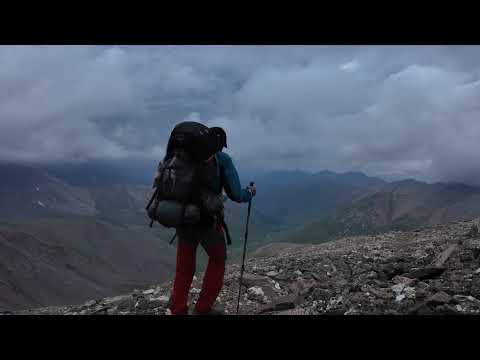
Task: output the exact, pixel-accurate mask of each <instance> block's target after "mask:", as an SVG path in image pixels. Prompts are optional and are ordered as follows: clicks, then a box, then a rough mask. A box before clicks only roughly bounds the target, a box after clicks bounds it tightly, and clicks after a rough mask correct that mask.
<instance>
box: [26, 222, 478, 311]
mask: <svg viewBox="0 0 480 360" xmlns="http://www.w3.org/2000/svg"><path fill="white" fill-rule="evenodd" d="M472 223H473V222H455V223H449V224H445V225H436V226H432V227H429V228H425V229H416V230H415V231H412V232H401V231H393V232H389V233H384V234H378V235H374V236H360V237H348V238H343V239H340V240H337V241H335V242H330V243H324V244H320V245H309V246H302V247H292V248H286V249H281V250H279V251H278V252H277V253H276V254H275V256H267V257H255V258H251V259H249V260H248V261H247V262H246V267H245V277H244V281H243V286H242V294H243V296H242V297H241V303H240V304H241V306H240V313H241V314H248V315H327V314H333V315H358V314H370V315H380V314H388V315H402V314H469V315H473V314H479V313H480V274H479V272H480V271H479V270H478V269H480V258H478V257H475V256H474V255H473V253H472V248H474V245H475V244H472V240H474V239H472V238H470V237H468V238H467V237H465V233H466V232H467V231H469V229H471V227H472ZM439 265H440V266H439ZM239 273H240V266H239V265H232V266H229V267H228V268H227V270H226V273H225V286H224V287H223V289H222V291H221V293H220V295H219V297H218V298H217V304H218V306H219V307H221V308H223V309H224V311H225V313H226V314H227V315H229V314H235V309H236V300H237V296H238V288H239V282H238V278H239ZM197 275H199V274H197ZM201 281H202V278H201V277H200V276H199V278H198V279H195V280H194V282H193V285H192V288H194V289H201ZM171 286H172V284H171V282H167V283H165V284H162V285H161V286H157V287H152V288H146V289H140V290H137V291H134V292H133V293H131V294H127V295H125V296H119V297H115V298H107V299H95V300H92V301H88V302H86V303H84V304H81V305H78V306H68V307H51V308H43V309H32V310H29V311H22V312H19V313H21V314H72V315H77V314H106V315H107V314H117V315H123V314H150V315H163V314H166V313H168V311H167V308H168V299H169V295H170V289H171ZM198 296H199V294H198V291H191V292H190V298H189V301H190V303H191V304H194V303H195V302H196V300H197V299H198Z"/></svg>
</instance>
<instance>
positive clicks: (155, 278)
mask: <svg viewBox="0 0 480 360" xmlns="http://www.w3.org/2000/svg"><path fill="white" fill-rule="evenodd" d="M109 166H110V165H105V164H93V165H91V167H90V170H88V166H87V165H82V166H78V165H75V166H73V165H72V167H71V170H72V171H71V172H70V171H69V170H68V166H56V167H54V166H49V167H48V166H46V167H39V166H35V167H31V166H20V165H14V164H2V165H0V179H1V181H0V307H6V308H8V307H13V308H24V307H28V306H43V305H49V304H68V303H74V302H78V301H82V300H83V299H88V298H92V297H95V296H100V295H102V296H103V295H112V294H116V293H122V292H124V291H129V290H132V289H133V288H134V287H137V286H139V285H141V284H146V283H152V282H154V283H158V282H159V281H162V280H163V279H167V278H169V277H170V276H171V274H172V271H173V266H174V262H175V248H174V247H172V246H169V245H168V240H170V238H171V236H172V235H173V231H172V230H169V229H165V228H163V227H161V226H160V225H158V224H155V225H154V227H153V228H149V227H148V223H149V219H148V218H147V216H146V214H145V209H144V208H145V205H146V203H147V201H148V198H149V196H150V195H151V192H152V189H151V185H150V181H151V172H152V171H151V170H152V169H154V168H155V164H150V165H148V166H147V165H145V164H139V165H138V168H139V170H138V171H139V173H138V174H133V173H129V174H124V173H125V171H123V172H122V171H121V169H120V168H121V167H120V165H118V166H117V168H116V170H115V171H116V172H115V171H114V170H112V168H111V167H110V168H109ZM100 169H102V170H100ZM109 169H110V170H111V171H110V170H109ZM141 169H143V170H141ZM147 169H148V171H147ZM102 171H103V172H102ZM240 175H242V174H240ZM147 179H148V180H147ZM242 180H245V179H242ZM254 180H255V181H256V184H257V188H258V193H257V196H256V197H255V199H254V201H253V210H252V216H251V227H250V233H249V250H250V251H251V252H254V251H255V249H257V248H259V247H261V246H264V245H266V244H271V243H275V242H286V243H292V244H300V243H318V242H324V241H329V240H332V239H335V238H337V237H340V236H344V235H358V234H368V233H374V232H380V231H383V230H389V229H404V228H405V229H409V228H415V227H417V226H422V225H429V224H436V223H441V222H445V221H453V220H459V219H462V220H469V219H471V218H474V217H478V216H480V201H479V200H480V188H476V187H471V186H466V185H462V184H440V183H437V184H427V183H424V182H420V181H415V180H404V181H396V182H391V183H389V182H386V181H384V180H381V179H378V178H374V177H369V176H367V175H365V174H362V173H359V172H347V173H342V174H339V173H334V172H330V171H322V172H318V173H315V174H311V173H306V172H302V171H275V172H271V173H266V174H263V175H262V176H259V177H257V178H254ZM244 185H246V184H244ZM226 215H227V223H228V224H229V227H230V232H231V234H232V240H233V246H232V247H230V248H229V256H228V261H229V262H235V261H237V260H238V259H239V257H240V255H241V250H242V244H243V236H244V231H245V221H246V215H247V206H246V204H236V203H233V202H231V201H230V202H227V203H226ZM199 253H200V260H199V269H201V267H202V265H203V264H204V262H205V258H206V256H205V254H203V253H202V252H201V251H200V252H199Z"/></svg>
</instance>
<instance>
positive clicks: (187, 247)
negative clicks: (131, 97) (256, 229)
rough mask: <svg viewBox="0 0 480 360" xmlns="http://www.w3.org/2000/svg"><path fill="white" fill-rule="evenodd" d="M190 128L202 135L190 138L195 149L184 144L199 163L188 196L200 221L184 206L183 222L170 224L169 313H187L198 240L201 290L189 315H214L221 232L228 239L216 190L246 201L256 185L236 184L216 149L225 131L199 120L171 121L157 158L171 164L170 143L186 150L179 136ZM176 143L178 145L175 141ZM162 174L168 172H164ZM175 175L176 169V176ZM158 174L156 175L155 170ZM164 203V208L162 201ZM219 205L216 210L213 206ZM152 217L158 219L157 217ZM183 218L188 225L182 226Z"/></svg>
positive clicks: (221, 255)
mask: <svg viewBox="0 0 480 360" xmlns="http://www.w3.org/2000/svg"><path fill="white" fill-rule="evenodd" d="M191 127H192V128H196V129H195V131H196V134H202V137H200V136H197V138H196V139H202V140H195V141H194V143H195V144H194V145H192V146H193V147H194V146H196V148H191V147H190V149H189V150H190V152H191V153H195V155H196V157H197V159H196V160H197V162H199V163H200V164H201V166H198V167H197V170H196V171H197V172H196V175H195V176H193V175H192V177H195V178H196V179H197V180H196V181H198V188H197V190H196V191H197V192H200V195H199V196H193V198H197V199H198V198H200V204H201V206H200V211H199V212H200V216H199V218H200V221H198V222H197V221H196V220H195V221H194V220H191V219H193V218H194V217H198V215H194V213H195V211H194V208H193V207H190V208H189V207H188V206H187V205H185V204H184V205H183V213H182V215H181V217H182V222H183V224H181V225H177V226H175V229H176V235H177V237H178V245H177V264H176V273H175V280H174V284H173V291H172V295H171V298H170V311H171V312H172V314H173V315H186V314H188V305H187V301H188V294H189V290H190V286H191V284H192V281H193V276H194V274H195V267H196V251H197V247H198V244H200V245H201V246H202V247H203V248H204V249H205V251H206V253H207V255H208V265H207V269H206V271H205V276H204V280H203V285H202V290H201V292H200V295H199V298H198V301H197V303H196V305H195V309H194V311H193V313H194V314H199V315H202V314H210V315H215V314H219V313H220V312H219V311H217V310H215V309H213V304H214V303H215V300H216V299H217V296H218V294H219V293H220V290H221V288H222V286H223V277H224V272H225V261H226V252H227V250H226V244H225V235H226V236H227V241H228V242H229V240H230V239H229V234H228V229H227V228H226V224H225V221H224V219H223V201H222V198H223V196H222V190H225V193H226V194H227V196H228V198H230V199H231V200H232V201H235V202H238V203H246V202H249V201H250V200H251V198H252V197H253V196H255V195H256V188H255V186H254V185H253V186H248V187H247V188H246V189H242V188H241V184H240V180H239V177H238V174H237V170H236V168H235V166H234V164H233V162H232V159H231V158H230V156H229V155H227V154H226V153H224V152H223V151H222V150H223V148H226V147H227V136H226V133H225V131H224V130H223V129H222V128H219V127H213V128H207V127H205V126H204V125H202V124H199V123H194V122H184V123H181V124H179V125H177V126H176V127H175V128H174V130H173V131H172V135H171V138H170V141H169V145H168V147H167V155H166V156H165V159H164V161H163V163H164V164H166V163H168V164H171V163H172V161H170V162H169V159H171V158H172V156H174V153H175V148H176V147H180V148H182V147H183V148H187V149H188V148H189V146H187V145H185V143H187V142H189V141H190V140H188V139H187V140H188V141H187V140H186V138H190V137H189V136H184V134H185V132H187V129H188V131H190V128H191ZM178 134H180V135H178ZM205 134H207V136H205ZM175 139H176V140H175ZM179 139H180V140H179ZM205 139H207V140H205ZM178 142H179V143H180V146H178V144H176V143H178ZM199 145H201V146H199ZM192 150H193V151H192ZM187 152H188V151H187ZM179 161H181V160H176V164H177V166H179V165H178V163H179ZM169 166H173V165H169ZM172 171H173V173H174V176H173V182H174V183H175V182H177V183H178V182H179V181H181V178H180V175H179V173H180V170H179V169H178V168H177V169H176V170H172ZM163 172H164V173H167V174H170V172H165V171H163ZM175 173H177V175H176V178H175ZM185 174H187V173H185ZM158 176H160V172H159V175H157V177H158ZM165 176H168V175H164V177H165ZM185 176H186V175H185ZM187 177H188V176H187ZM162 181H163V182H164V181H165V179H162ZM178 186H179V185H177V187H178ZM199 189H201V191H200V190H199ZM164 207H165V208H166V205H164ZM219 207H220V210H216V209H217V208H219ZM209 211H210V212H214V213H215V214H214V215H213V216H212V214H211V213H210V214H209ZM160 213H161V212H159V211H158V210H157V212H156V213H155V214H156V216H157V218H156V219H157V220H158V216H159V214H160ZM165 218H166V217H165ZM158 221H159V222H161V221H160V220H158ZM188 221H190V222H191V223H190V224H185V222H187V223H188ZM171 224H173V222H172V223H171Z"/></svg>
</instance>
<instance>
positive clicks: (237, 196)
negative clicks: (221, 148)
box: [218, 153, 252, 203]
mask: <svg viewBox="0 0 480 360" xmlns="http://www.w3.org/2000/svg"><path fill="white" fill-rule="evenodd" d="M218 158H219V162H220V165H221V166H220V171H221V177H222V182H223V187H224V189H225V192H226V193H227V196H228V197H229V198H230V200H232V201H235V202H238V203H243V202H249V201H250V200H251V199H252V194H250V192H249V191H247V190H246V189H242V186H241V184H240V179H239V178H238V173H237V169H236V168H235V166H234V165H233V161H232V159H231V158H230V156H228V155H227V154H225V153H219V157H218Z"/></svg>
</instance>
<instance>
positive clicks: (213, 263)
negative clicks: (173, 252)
mask: <svg viewBox="0 0 480 360" xmlns="http://www.w3.org/2000/svg"><path fill="white" fill-rule="evenodd" d="M215 231H216V232H218V229H215ZM202 235H206V236H207V237H208V234H202ZM214 235H215V236H214V237H217V238H218V235H217V234H214ZM221 235H222V239H223V231H222V233H221ZM200 237H201V238H205V236H201V235H200ZM202 240H204V239H200V240H199V241H186V240H185V239H183V238H182V237H181V235H180V234H179V241H178V247H177V267H176V273H175V281H174V284H173V292H172V297H171V299H170V300H171V304H170V310H171V312H172V314H174V315H186V314H187V313H188V305H187V301H188V293H189V290H190V286H191V285H192V281H193V275H194V274H195V265H196V256H197V247H198V243H199V242H200V243H201V244H202V246H203V247H204V248H205V251H206V252H207V254H208V265H207V270H206V271H205V276H204V279H203V285H202V291H201V292H200V296H199V299H198V301H197V304H196V306H195V310H196V311H197V312H199V313H208V312H209V311H210V310H211V308H212V306H213V304H214V303H215V300H216V299H217V296H218V294H219V293H220V290H221V289H222V286H223V275H224V273H225V260H226V248H225V242H224V241H222V242H219V241H211V243H210V244H209V242H208V241H202Z"/></svg>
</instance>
